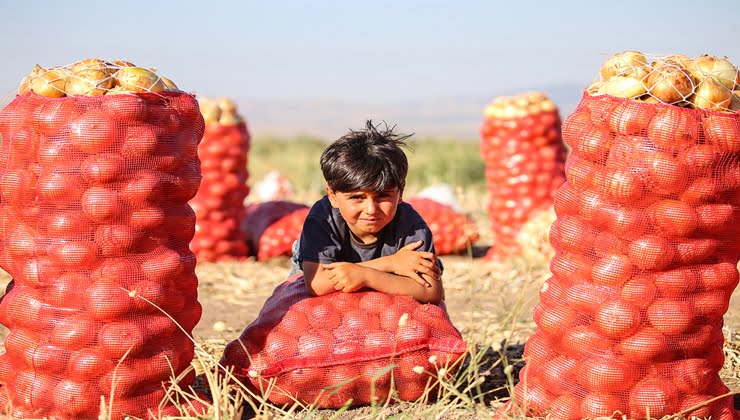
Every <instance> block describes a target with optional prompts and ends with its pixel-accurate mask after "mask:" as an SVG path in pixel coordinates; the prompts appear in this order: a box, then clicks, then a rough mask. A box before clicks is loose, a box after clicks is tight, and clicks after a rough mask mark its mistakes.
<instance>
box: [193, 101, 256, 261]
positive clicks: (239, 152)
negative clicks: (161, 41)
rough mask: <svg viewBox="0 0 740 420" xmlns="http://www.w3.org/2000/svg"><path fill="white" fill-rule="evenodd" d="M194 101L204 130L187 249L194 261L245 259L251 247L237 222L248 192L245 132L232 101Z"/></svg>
mask: <svg viewBox="0 0 740 420" xmlns="http://www.w3.org/2000/svg"><path fill="white" fill-rule="evenodd" d="M198 102H199V103H200V107H201V112H202V114H203V117H204V119H205V122H206V129H205V134H204V135H203V141H201V142H200V145H198V156H199V158H200V162H201V173H202V176H203V182H202V183H201V186H200V189H199V190H198V194H197V195H196V196H195V197H194V198H193V199H192V200H191V201H190V205H191V206H192V207H193V210H195V216H196V227H195V236H194V237H193V241H192V242H191V244H190V249H192V250H193V252H194V253H195V256H196V257H197V259H198V261H205V262H212V261H222V260H230V259H239V258H245V257H246V256H247V255H248V254H249V249H248V248H247V245H246V243H245V242H244V240H243V239H242V234H241V231H240V225H241V222H242V220H243V219H244V199H245V198H246V197H247V195H248V194H249V187H248V186H247V179H248V176H249V173H248V171H247V154H248V153H249V132H248V131H247V126H246V124H245V123H244V120H243V119H242V118H241V117H240V116H239V115H238V114H237V113H236V109H235V107H234V104H233V103H232V102H231V101H230V100H228V99H225V98H222V99H219V100H218V101H212V100H208V99H205V98H200V99H199V100H198Z"/></svg>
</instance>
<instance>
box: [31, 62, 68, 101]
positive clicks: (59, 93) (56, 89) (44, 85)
mask: <svg viewBox="0 0 740 420" xmlns="http://www.w3.org/2000/svg"><path fill="white" fill-rule="evenodd" d="M66 78H67V71H66V70H64V69H62V68H53V69H51V70H49V69H42V70H41V72H40V74H39V76H37V77H35V78H34V79H33V80H32V81H31V90H32V91H34V92H36V93H37V94H39V95H41V96H46V97H49V98H61V97H63V96H64V95H65V93H64V85H65V83H66Z"/></svg>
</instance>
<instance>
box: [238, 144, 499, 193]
mask: <svg viewBox="0 0 740 420" xmlns="http://www.w3.org/2000/svg"><path fill="white" fill-rule="evenodd" d="M327 145H328V142H327V141H325V140H322V139H318V138H315V137H295V138H287V139H286V138H274V137H257V138H254V139H252V148H251V150H250V151H249V183H250V184H251V185H254V183H255V182H257V181H259V180H260V179H262V177H264V176H265V174H266V173H267V172H269V171H271V170H278V171H280V172H281V173H282V174H283V175H284V176H285V177H287V178H288V179H289V180H290V181H291V182H292V183H293V186H294V188H295V190H296V191H304V192H310V193H313V194H321V193H322V191H323V189H324V181H323V178H322V176H321V170H320V168H319V157H320V156H321V152H322V151H323V150H324V148H325V147H326V146H327ZM409 146H411V148H412V149H413V151H410V152H407V155H408V157H409V176H408V180H407V181H408V187H407V189H408V190H409V191H416V190H419V189H421V188H424V187H426V186H428V185H430V184H433V183H438V182H445V183H447V184H450V185H451V186H452V187H453V188H464V189H466V190H469V189H473V190H483V189H484V188H485V177H484V173H485V167H484V164H483V160H482V159H481V156H480V152H479V150H478V143H474V142H467V141H455V140H448V139H444V140H442V139H420V140H415V141H411V142H409Z"/></svg>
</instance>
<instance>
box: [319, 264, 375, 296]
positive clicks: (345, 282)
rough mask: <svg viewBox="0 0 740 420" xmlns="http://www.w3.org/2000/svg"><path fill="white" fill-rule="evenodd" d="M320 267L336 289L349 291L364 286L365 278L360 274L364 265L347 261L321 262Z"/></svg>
mask: <svg viewBox="0 0 740 420" xmlns="http://www.w3.org/2000/svg"><path fill="white" fill-rule="evenodd" d="M322 267H323V268H324V270H326V274H327V277H328V278H329V281H330V282H331V284H333V285H334V289H335V290H337V291H341V292H345V293H350V292H354V291H357V290H360V289H362V288H363V287H365V279H364V277H363V275H362V274H363V273H362V271H363V270H364V267H361V266H359V265H357V264H352V263H348V262H334V263H331V264H322Z"/></svg>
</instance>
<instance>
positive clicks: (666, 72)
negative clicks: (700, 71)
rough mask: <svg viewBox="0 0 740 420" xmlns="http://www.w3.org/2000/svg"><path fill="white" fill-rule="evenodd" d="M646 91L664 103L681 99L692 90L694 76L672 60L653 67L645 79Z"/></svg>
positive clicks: (689, 94) (686, 96) (672, 102)
mask: <svg viewBox="0 0 740 420" xmlns="http://www.w3.org/2000/svg"><path fill="white" fill-rule="evenodd" d="M647 85H648V92H649V93H650V94H651V95H652V96H654V97H655V98H657V99H659V100H660V101H661V102H663V103H666V104H674V103H676V102H678V101H682V100H684V99H686V98H688V97H689V96H691V94H692V93H693V92H694V78H693V77H692V76H691V75H690V74H689V72H688V71H687V70H684V69H683V68H682V67H680V65H678V63H676V62H674V61H666V62H664V63H662V64H659V65H658V66H657V67H655V68H654V69H653V71H652V72H651V73H650V76H648V79H647Z"/></svg>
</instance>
